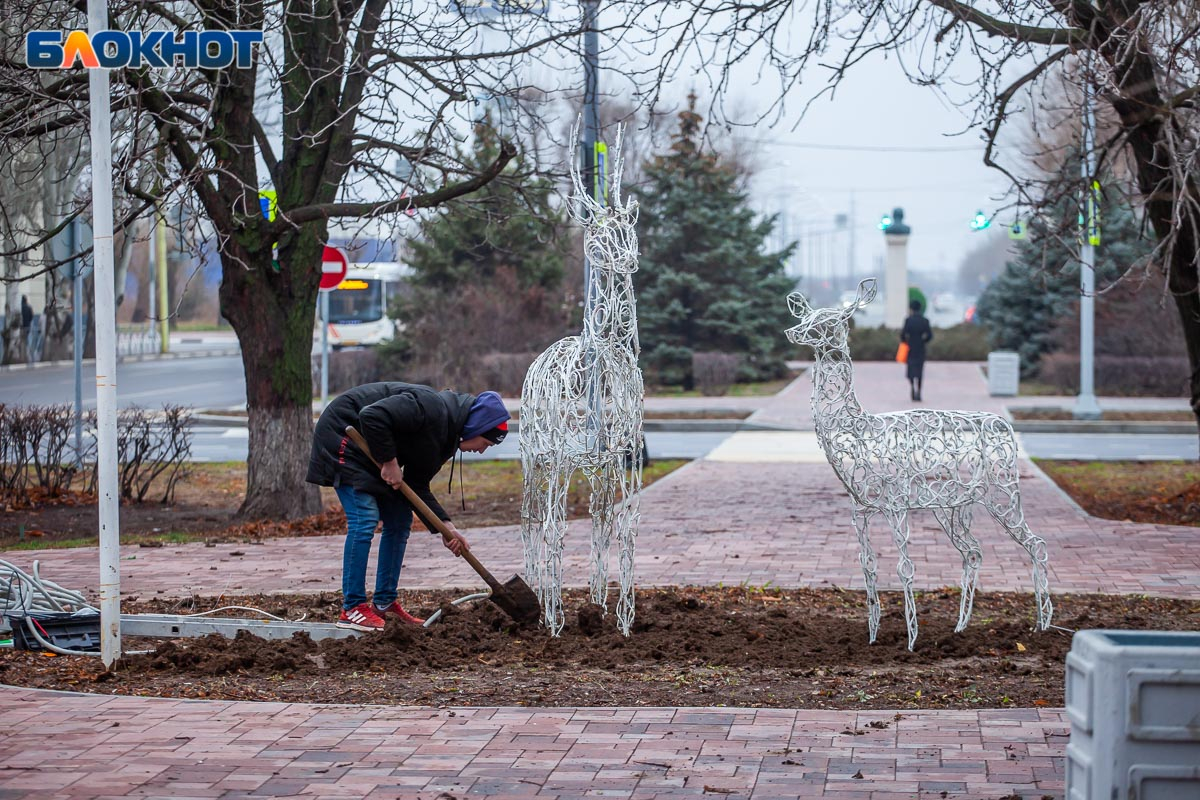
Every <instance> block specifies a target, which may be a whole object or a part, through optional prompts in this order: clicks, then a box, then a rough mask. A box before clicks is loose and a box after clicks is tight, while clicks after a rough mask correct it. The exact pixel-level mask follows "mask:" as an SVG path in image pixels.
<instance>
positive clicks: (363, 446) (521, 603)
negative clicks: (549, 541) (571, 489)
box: [346, 425, 542, 624]
mask: <svg viewBox="0 0 1200 800" xmlns="http://www.w3.org/2000/svg"><path fill="white" fill-rule="evenodd" d="M346 435H347V436H349V437H350V439H351V440H352V441H353V442H354V444H355V445H357V446H358V449H359V450H362V451H363V454H364V455H366V457H367V458H369V459H371V461H372V463H374V464H375V466H377V467H380V468H382V466H381V465H380V463H379V462H378V461H376V460H375V456H373V455H371V448H370V447H368V446H367V440H366V439H364V438H363V435H362V434H361V433H359V432H358V429H357V428H355V427H354V426H353V425H347V426H346ZM400 491H401V492H402V493H403V494H404V497H405V498H406V499H407V500H408V502H409V503H410V504H411V505H412V507H413V509H415V510H416V512H417V513H418V514H420V515H421V518H422V519H423V520H425V521H426V522H427V523H428V524H431V525H433V527H434V528H436V529H437V532H438V533H440V534H441V535H442V538H443V539H445V540H446V541H447V542H452V541H454V534H453V533H451V532H450V529H449V528H448V527H446V523H444V522H442V520H441V519H440V518H439V517H438V516H437V515H436V514H434V513H433V511H432V510H430V508H429V506H428V505H426V504H425V501H424V500H422V499H421V498H420V497H418V496H417V493H416V492H414V491H413V490H412V489H411V488H410V487H409V485H408V484H407V483H405V482H404V481H400ZM462 557H463V558H465V559H466V560H467V563H468V564H470V565H471V567H472V568H473V569H474V570H475V571H476V572H478V573H479V577H481V578H483V580H484V581H485V582H486V583H487V585H488V588H490V589H491V590H492V593H491V595H490V596H489V599H490V600H491V601H492V602H493V603H495V604H496V606H497V608H499V609H500V610H501V611H503V612H504V613H505V614H508V615H509V616H510V617H512V618H513V619H514V620H516V621H517V622H519V623H522V624H526V623H533V622H537V620H538V617H540V616H541V614H542V604H541V603H539V602H538V599H537V595H536V594H534V593H533V589H530V588H529V584H527V583H525V581H523V580H521V576H520V575H513V576H512V577H511V578H509V579H508V580H506V581H505V582H504V583H500V581H498V580H496V579H495V577H493V576H492V573H490V572H488V571H487V568H486V567H484V566H483V564H480V563H479V559H477V558H475V555H474V554H473V553H472V552H471V551H470V550H467V549H464V550H463V551H462Z"/></svg>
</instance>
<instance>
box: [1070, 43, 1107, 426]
mask: <svg viewBox="0 0 1200 800" xmlns="http://www.w3.org/2000/svg"><path fill="white" fill-rule="evenodd" d="M1091 74H1092V71H1091V64H1090V58H1089V64H1088V68H1087V69H1085V70H1084V83H1083V167H1082V170H1081V171H1082V173H1083V205H1082V208H1083V214H1082V215H1081V216H1082V221H1083V230H1082V231H1081V232H1080V233H1081V243H1080V247H1079V284H1080V285H1079V396H1078V397H1077V398H1075V407H1074V408H1073V409H1072V416H1074V417H1075V419H1100V405H1099V404H1098V403H1097V402H1096V393H1095V375H1096V371H1095V359H1094V354H1095V322H1096V308H1095V298H1096V247H1095V246H1096V243H1097V242H1098V240H1099V238H1100V237H1099V228H1098V227H1097V224H1098V223H1097V220H1096V212H1097V209H1096V204H1095V196H1094V194H1093V188H1092V187H1093V186H1094V183H1095V180H1096V178H1095V175H1094V174H1093V173H1094V172H1095V169H1096V167H1095V153H1094V152H1093V147H1094V137H1095V131H1094V130H1093V128H1094V127H1095V111H1094V109H1093V99H1092V84H1091Z"/></svg>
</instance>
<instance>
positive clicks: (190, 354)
mask: <svg viewBox="0 0 1200 800" xmlns="http://www.w3.org/2000/svg"><path fill="white" fill-rule="evenodd" d="M241 352H242V350H241V348H239V347H225V348H221V349H217V350H188V351H185V352H182V353H178V352H176V353H137V354H135V355H128V356H117V363H118V364H128V363H136V362H138V361H161V360H170V359H175V358H215V357H219V356H236V355H240V354H241ZM74 363H75V362H74V361H73V360H70V361H35V362H33V363H32V364H5V365H4V366H0V372H20V371H21V370H26V369H42V368H43V367H69V366H72V365H73V364H74ZM83 363H84V364H94V363H96V359H94V358H85V359H83Z"/></svg>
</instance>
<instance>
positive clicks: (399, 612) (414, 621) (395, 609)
mask: <svg viewBox="0 0 1200 800" xmlns="http://www.w3.org/2000/svg"><path fill="white" fill-rule="evenodd" d="M374 611H375V613H376V614H378V615H379V616H381V617H386V616H387V615H388V614H395V615H396V616H397V617H399V618H400V621H401V622H405V623H407V624H409V625H424V624H425V620H423V619H421V618H420V617H414V616H413V615H412V614H410V613H408V612H407V611H405V610H404V609H403V608H401V607H400V603H399V602H397V601H395V600H393V601H392V602H391V604H390V605H387V606H385V607H383V608H380V607H379V606H375V609H374Z"/></svg>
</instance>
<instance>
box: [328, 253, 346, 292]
mask: <svg viewBox="0 0 1200 800" xmlns="http://www.w3.org/2000/svg"><path fill="white" fill-rule="evenodd" d="M349 266H350V265H349V263H348V262H347V261H346V256H345V255H344V254H343V253H342V251H341V250H338V249H337V248H336V247H329V246H326V247H325V250H324V252H322V253H321V291H323V292H328V291H329V290H330V289H336V288H337V285H338V284H339V283H341V282H342V279H343V278H345V277H346V270H347V269H348V268H349Z"/></svg>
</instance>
